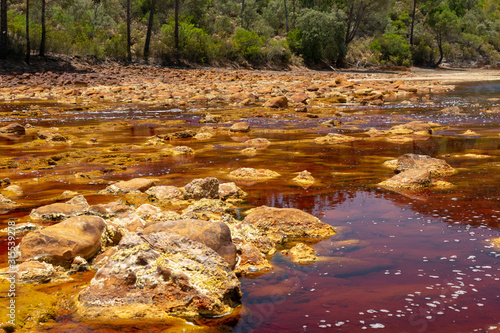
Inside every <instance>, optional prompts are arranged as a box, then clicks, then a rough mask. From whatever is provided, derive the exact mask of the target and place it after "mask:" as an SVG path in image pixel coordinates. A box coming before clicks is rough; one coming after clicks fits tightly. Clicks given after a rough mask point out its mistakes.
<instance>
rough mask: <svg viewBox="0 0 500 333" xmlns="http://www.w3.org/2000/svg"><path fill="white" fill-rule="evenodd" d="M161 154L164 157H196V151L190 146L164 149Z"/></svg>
mask: <svg viewBox="0 0 500 333" xmlns="http://www.w3.org/2000/svg"><path fill="white" fill-rule="evenodd" d="M161 154H162V155H164V156H180V155H194V154H195V151H194V150H193V149H192V148H190V147H188V146H175V147H168V148H165V149H162V150H161Z"/></svg>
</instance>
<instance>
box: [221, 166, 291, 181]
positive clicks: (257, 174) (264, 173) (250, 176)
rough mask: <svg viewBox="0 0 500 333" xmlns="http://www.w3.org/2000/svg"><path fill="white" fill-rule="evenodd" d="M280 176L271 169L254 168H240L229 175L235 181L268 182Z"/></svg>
mask: <svg viewBox="0 0 500 333" xmlns="http://www.w3.org/2000/svg"><path fill="white" fill-rule="evenodd" d="M279 176H281V175H280V174H279V173H277V172H275V171H272V170H269V169H254V168H240V169H237V170H234V171H231V172H230V173H229V177H231V178H233V179H235V180H266V179H271V178H276V177H279Z"/></svg>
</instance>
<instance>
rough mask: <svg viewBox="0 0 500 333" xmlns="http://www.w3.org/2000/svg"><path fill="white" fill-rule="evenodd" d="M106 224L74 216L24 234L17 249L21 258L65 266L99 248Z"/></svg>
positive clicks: (91, 253) (88, 255)
mask: <svg viewBox="0 0 500 333" xmlns="http://www.w3.org/2000/svg"><path fill="white" fill-rule="evenodd" d="M105 227H106V223H105V222H104V220H103V219H102V218H100V217H97V216H77V217H72V218H69V219H67V220H65V221H63V222H60V223H57V224H54V225H52V226H49V227H47V228H44V229H42V230H35V231H32V232H30V233H28V234H27V235H26V236H24V238H23V240H22V241H21V244H20V246H19V250H20V251H21V260H22V261H26V260H28V259H35V260H38V261H45V262H49V263H54V264H58V265H63V266H67V265H69V264H70V263H71V261H72V260H73V259H74V258H75V257H77V256H80V257H82V258H85V259H89V258H91V257H92V256H94V255H95V254H96V253H97V251H99V249H100V248H101V236H102V233H103V231H104V228H105Z"/></svg>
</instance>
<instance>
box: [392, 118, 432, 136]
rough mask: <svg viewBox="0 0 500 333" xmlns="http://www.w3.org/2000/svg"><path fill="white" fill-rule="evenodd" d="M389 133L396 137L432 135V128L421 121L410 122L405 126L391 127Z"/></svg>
mask: <svg viewBox="0 0 500 333" xmlns="http://www.w3.org/2000/svg"><path fill="white" fill-rule="evenodd" d="M389 133H390V134H396V135H407V134H415V135H430V134H432V127H431V126H430V125H429V124H428V123H426V122H423V121H412V122H409V123H406V124H402V125H396V126H393V127H391V129H390V130H389Z"/></svg>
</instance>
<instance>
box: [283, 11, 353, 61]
mask: <svg viewBox="0 0 500 333" xmlns="http://www.w3.org/2000/svg"><path fill="white" fill-rule="evenodd" d="M297 28H298V29H299V30H300V35H301V36H302V38H301V39H300V44H301V48H302V54H303V56H304V60H305V61H306V62H309V63H319V62H320V61H321V60H326V61H330V62H333V63H337V62H338V61H339V60H341V59H343V58H344V56H345V54H346V48H345V43H344V40H345V30H346V27H345V23H344V21H343V20H342V18H341V16H340V14H339V13H338V12H336V11H333V12H331V13H325V12H320V11H317V10H314V9H303V10H302V11H301V12H300V13H299V17H298V19H297ZM295 34H298V33H297V32H296V33H294V34H293V35H292V38H296V37H297V36H298V35H295Z"/></svg>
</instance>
